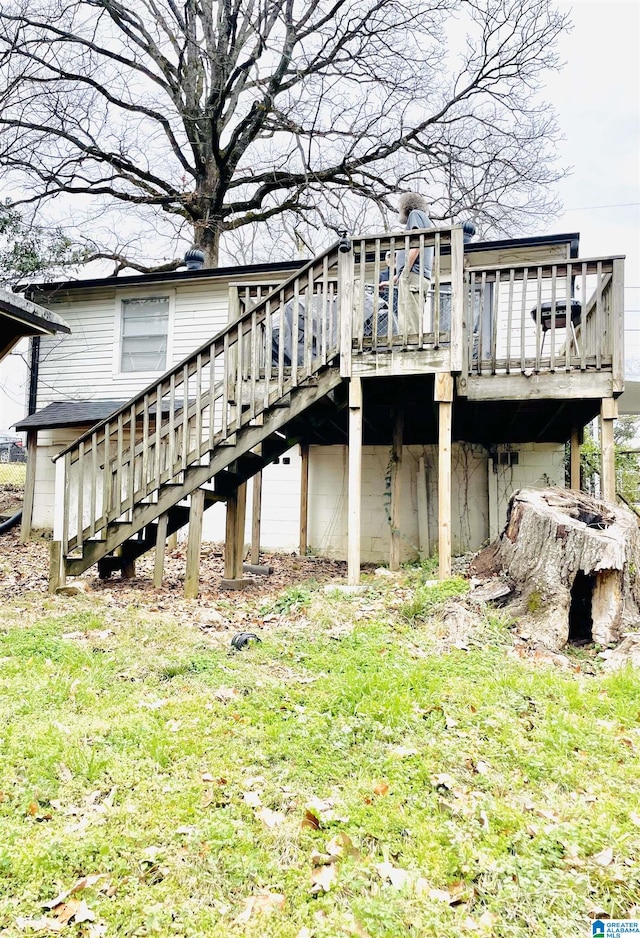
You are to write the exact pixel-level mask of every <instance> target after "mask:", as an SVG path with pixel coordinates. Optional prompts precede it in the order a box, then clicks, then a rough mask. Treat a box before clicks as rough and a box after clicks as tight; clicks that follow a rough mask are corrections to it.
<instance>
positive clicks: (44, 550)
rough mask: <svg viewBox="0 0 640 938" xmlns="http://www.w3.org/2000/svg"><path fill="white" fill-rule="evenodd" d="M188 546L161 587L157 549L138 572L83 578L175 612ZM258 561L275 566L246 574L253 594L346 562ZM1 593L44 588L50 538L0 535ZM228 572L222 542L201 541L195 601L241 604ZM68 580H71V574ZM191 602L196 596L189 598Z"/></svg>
mask: <svg viewBox="0 0 640 938" xmlns="http://www.w3.org/2000/svg"><path fill="white" fill-rule="evenodd" d="M185 554H186V545H184V546H183V545H179V546H178V548H177V549H176V550H175V551H171V552H167V554H166V558H165V577H164V582H163V585H162V589H159V590H156V589H154V587H153V562H154V556H153V552H150V553H148V554H146V555H145V556H143V557H140V558H139V559H138V560H137V561H136V576H135V577H134V578H133V579H131V580H123V579H122V578H121V577H120V576H119V574H114V576H113V577H112V578H111V579H110V580H100V579H98V576H97V570H96V568H95V567H94V568H92V569H90V570H88V571H87V573H86V574H85V575H84V577H83V579H84V580H85V581H86V582H87V583H88V585H89V586H90V589H91V592H92V593H95V594H96V595H103V596H105V598H107V599H108V600H109V601H110V602H112V603H114V604H117V605H121V604H122V605H129V604H132V605H136V606H146V607H150V608H153V609H161V610H167V611H171V608H172V605H174V604H175V603H178V604H179V605H180V606H183V605H184V604H185V602H186V601H185V599H184V596H183V590H184V573H185V563H186V561H185ZM260 563H261V564H263V565H267V566H270V567H272V568H273V573H271V574H270V575H269V576H257V575H254V574H251V573H246V574H244V576H245V577H246V579H248V580H250V581H251V584H252V589H251V596H252V597H254V598H255V597H256V595H258V596H262V595H268V594H271V593H274V592H279V591H281V590H284V589H286V588H287V587H288V586H293V585H296V584H302V583H305V582H308V581H311V580H313V581H315V582H318V583H326V582H328V581H329V580H334V579H340V578H342V577H344V576H346V572H347V565H346V562H343V561H341V560H328V559H326V558H321V557H300V556H298V555H297V554H286V553H270V552H266V551H265V552H263V553H261V555H260ZM0 570H1V576H0V596H3V597H6V598H8V599H10V598H17V597H18V596H20V595H21V594H23V593H26V592H29V591H37V592H40V593H46V591H47V587H48V573H49V542H48V541H45V540H36V541H30V542H29V543H28V544H21V543H20V532H19V530H18V529H14V530H12V531H9V532H8V533H7V534H4V535H2V537H1V538H0ZM223 575H224V560H223V554H222V547H221V546H220V545H218V544H208V543H207V544H203V546H202V555H201V564H200V596H199V597H198V599H197V600H195V602H196V603H198V604H200V605H204V606H211V605H215V604H216V603H217V602H222V601H224V602H225V603H226V604H233V605H235V604H241V603H242V601H243V595H244V594H243V593H238V592H235V591H233V590H222V589H220V581H221V579H222V578H223ZM68 582H69V583H73V582H74V581H73V578H70V579H69V581H68ZM191 602H192V603H193V602H194V601H191Z"/></svg>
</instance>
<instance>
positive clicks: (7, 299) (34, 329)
mask: <svg viewBox="0 0 640 938" xmlns="http://www.w3.org/2000/svg"><path fill="white" fill-rule="evenodd" d="M56 332H71V329H70V328H69V326H68V325H67V323H66V322H65V321H64V319H62V318H61V317H60V316H58V314H57V313H52V312H51V310H49V309H45V308H44V307H43V306H38V305H37V303H32V302H31V300H27V299H26V298H25V297H24V296H22V294H21V293H10V292H9V290H2V289H0V359H1V358H4V356H5V355H6V354H7V353H8V352H10V351H11V349H12V348H13V346H14V345H15V344H16V343H17V342H19V341H20V339H22V338H25V337H26V336H33V335H53V334H54V333H56Z"/></svg>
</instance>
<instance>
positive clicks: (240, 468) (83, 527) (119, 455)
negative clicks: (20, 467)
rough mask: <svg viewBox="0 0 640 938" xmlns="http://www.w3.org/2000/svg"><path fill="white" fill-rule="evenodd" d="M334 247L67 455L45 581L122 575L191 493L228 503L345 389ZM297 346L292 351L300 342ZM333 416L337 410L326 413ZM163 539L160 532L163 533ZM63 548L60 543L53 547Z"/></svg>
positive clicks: (184, 514) (173, 525)
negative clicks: (91, 573)
mask: <svg viewBox="0 0 640 938" xmlns="http://www.w3.org/2000/svg"><path fill="white" fill-rule="evenodd" d="M338 257H339V255H338V252H337V249H336V247H334V248H332V249H330V250H329V251H327V252H325V253H324V254H323V255H320V256H319V257H317V258H315V259H314V260H313V261H311V262H310V263H309V264H308V265H307V266H306V267H305V268H303V270H302V271H300V272H299V273H298V274H296V275H294V276H293V277H291V278H289V280H287V281H285V282H284V283H283V284H282V285H281V286H279V287H278V288H276V289H275V290H273V291H272V292H271V293H269V294H268V295H266V296H264V297H262V298H258V299H257V300H255V301H253V302H252V301H251V300H249V301H248V302H247V303H246V307H245V308H244V309H241V312H240V315H239V316H238V317H237V318H236V319H234V320H233V321H232V322H230V323H229V325H227V326H226V327H225V328H224V329H223V330H222V331H221V332H220V333H218V335H216V336H215V337H214V338H213V339H212V340H210V341H209V342H207V343H206V344H205V345H203V346H202V347H201V348H199V349H197V350H196V351H195V352H194V353H193V354H191V355H190V356H188V357H187V358H186V359H185V360H184V361H182V362H180V364H178V365H177V366H176V367H174V368H172V369H171V370H169V371H168V372H167V373H166V374H164V375H163V376H162V377H161V378H160V379H158V380H157V381H156V382H154V383H153V384H151V385H149V387H147V388H146V389H145V390H144V391H143V392H142V393H140V394H139V395H137V396H136V397H135V398H133V399H132V400H130V401H129V402H128V403H127V404H125V405H124V406H123V407H121V408H120V410H118V411H116V412H114V413H113V414H111V415H110V416H109V417H108V418H107V419H106V420H103V421H102V422H101V423H99V424H97V425H96V426H95V427H93V428H92V429H91V430H90V431H88V432H87V433H85V434H84V435H83V436H82V437H80V438H79V439H78V440H76V441H75V443H73V444H72V445H71V446H70V447H68V448H67V449H66V450H65V451H63V452H62V453H61V454H60V455H59V456H58V457H57V462H56V517H55V521H54V549H53V550H52V571H51V581H52V585H55V583H56V581H58V582H59V581H61V580H62V579H63V578H64V577H65V576H66V575H72V576H77V575H79V574H81V573H83V572H84V571H85V570H87V569H88V568H89V567H91V566H93V565H94V564H98V569H99V572H100V574H101V575H102V576H108V575H109V574H110V573H111V572H112V571H113V570H117V569H120V570H123V571H125V572H126V570H127V569H128V568H130V567H131V565H132V563H133V562H134V561H135V559H136V558H137V557H139V556H140V555H141V554H142V553H144V552H145V551H147V550H149V549H151V548H152V547H154V546H155V545H156V543H157V540H158V530H159V527H160V519H161V518H162V517H163V516H166V517H165V518H164V524H163V527H162V531H163V537H164V536H168V535H169V534H171V533H173V532H174V531H177V530H178V529H179V528H181V527H183V526H184V525H185V524H186V523H187V522H188V521H189V507H188V504H187V501H188V499H189V496H191V495H192V493H194V492H195V491H196V490H198V489H203V490H204V505H205V507H208V506H209V505H211V504H214V503H215V502H217V501H221V500H226V499H228V498H229V497H232V496H233V495H234V493H235V492H237V490H238V487H239V486H240V485H242V484H243V483H244V482H246V481H247V480H248V479H249V478H251V477H252V476H253V475H255V474H256V473H257V472H259V471H260V470H262V469H263V468H264V466H266V465H267V464H268V463H270V462H271V461H273V460H274V459H275V458H277V457H278V456H280V455H281V454H282V453H283V452H285V451H286V450H287V449H289V448H290V447H291V446H292V445H294V444H295V443H296V442H297V441H298V440H300V439H302V438H304V432H305V420H306V419H307V415H308V414H309V412H310V411H311V410H313V411H314V419H315V420H316V421H317V420H322V416H323V413H322V412H323V407H322V402H323V401H325V400H326V398H327V395H329V394H330V392H332V391H334V390H335V389H336V388H338V386H339V385H340V384H341V382H342V380H343V379H342V376H341V373H340V368H339V358H338V356H339V347H338V326H337V324H338V303H337V300H336V282H337V273H338ZM294 337H297V342H296V341H295V338H294ZM325 411H326V413H327V414H328V413H335V403H333V402H331V403H329V404H328V405H325ZM165 531H166V534H165ZM57 545H59V546H57Z"/></svg>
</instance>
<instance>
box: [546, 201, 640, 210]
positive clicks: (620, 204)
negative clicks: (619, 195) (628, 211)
mask: <svg viewBox="0 0 640 938" xmlns="http://www.w3.org/2000/svg"><path fill="white" fill-rule="evenodd" d="M630 205H640V202H614V203H613V204H612V205H582V206H579V207H578V208H565V209H563V211H565V212H587V211H589V212H592V211H593V210H594V209H597V208H627V207H628V206H630Z"/></svg>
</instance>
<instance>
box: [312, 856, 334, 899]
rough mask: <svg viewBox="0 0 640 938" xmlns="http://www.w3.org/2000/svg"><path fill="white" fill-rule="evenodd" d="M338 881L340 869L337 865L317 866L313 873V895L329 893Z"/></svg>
mask: <svg viewBox="0 0 640 938" xmlns="http://www.w3.org/2000/svg"><path fill="white" fill-rule="evenodd" d="M337 879H338V868H337V866H336V865H335V863H328V864H327V865H326V866H317V867H316V868H315V869H314V870H312V871H311V894H312V895H314V896H315V895H318V893H320V892H329V890H330V889H331V887H332V886H333V885H334V883H335V882H336V880H337Z"/></svg>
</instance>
